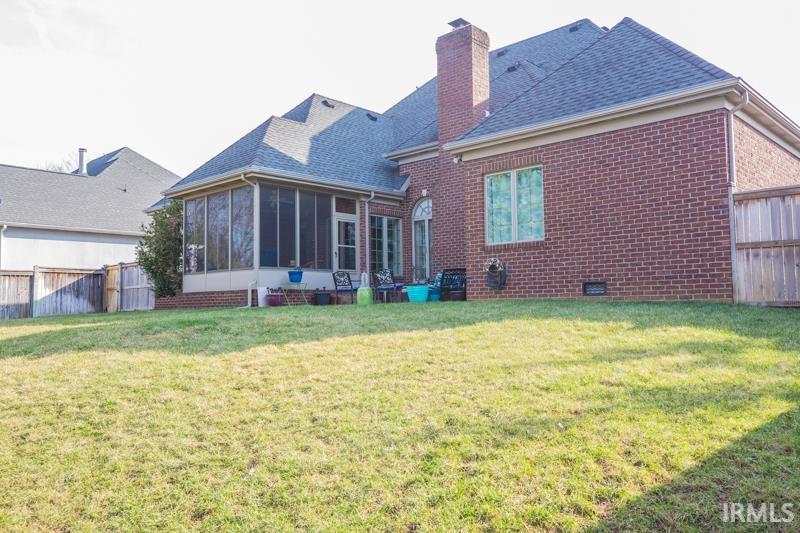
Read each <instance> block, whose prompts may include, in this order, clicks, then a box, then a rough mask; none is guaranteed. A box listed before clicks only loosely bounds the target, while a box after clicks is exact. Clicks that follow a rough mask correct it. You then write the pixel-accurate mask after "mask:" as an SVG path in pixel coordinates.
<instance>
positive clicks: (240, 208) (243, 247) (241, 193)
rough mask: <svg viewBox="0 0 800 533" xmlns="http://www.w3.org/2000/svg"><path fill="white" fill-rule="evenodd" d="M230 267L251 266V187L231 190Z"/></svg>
mask: <svg viewBox="0 0 800 533" xmlns="http://www.w3.org/2000/svg"><path fill="white" fill-rule="evenodd" d="M231 268H253V188H252V187H241V188H239V189H234V190H232V191H231Z"/></svg>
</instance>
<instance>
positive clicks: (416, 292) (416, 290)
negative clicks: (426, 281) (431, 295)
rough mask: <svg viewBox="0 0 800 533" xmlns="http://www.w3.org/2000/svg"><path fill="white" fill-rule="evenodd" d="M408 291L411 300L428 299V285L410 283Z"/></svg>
mask: <svg viewBox="0 0 800 533" xmlns="http://www.w3.org/2000/svg"><path fill="white" fill-rule="evenodd" d="M406 293H407V294H408V301H409V302H414V303H422V302H427V301H428V286H427V285H408V286H407V287H406Z"/></svg>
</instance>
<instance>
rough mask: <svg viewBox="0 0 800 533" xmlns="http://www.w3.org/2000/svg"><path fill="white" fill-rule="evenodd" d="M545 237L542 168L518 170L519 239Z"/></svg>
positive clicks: (539, 238)
mask: <svg viewBox="0 0 800 533" xmlns="http://www.w3.org/2000/svg"><path fill="white" fill-rule="evenodd" d="M542 239H544V197H543V194H542V169H541V168H528V169H525V170H518V171H517V240H518V241H533V240H542Z"/></svg>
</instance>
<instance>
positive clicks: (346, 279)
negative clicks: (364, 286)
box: [333, 270, 356, 304]
mask: <svg viewBox="0 0 800 533" xmlns="http://www.w3.org/2000/svg"><path fill="white" fill-rule="evenodd" d="M333 290H334V292H335V293H336V303H337V304H338V303H339V302H340V301H341V300H339V293H340V292H341V293H345V294H349V295H350V303H351V304H354V303H356V289H355V287H353V282H352V281H351V280H350V273H349V272H345V271H344V270H337V271H336V272H334V273H333Z"/></svg>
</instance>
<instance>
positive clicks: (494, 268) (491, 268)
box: [483, 257, 508, 290]
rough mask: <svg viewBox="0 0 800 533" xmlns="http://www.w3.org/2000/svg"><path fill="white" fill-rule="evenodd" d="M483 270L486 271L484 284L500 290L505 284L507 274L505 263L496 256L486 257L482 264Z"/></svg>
mask: <svg viewBox="0 0 800 533" xmlns="http://www.w3.org/2000/svg"><path fill="white" fill-rule="evenodd" d="M483 270H484V272H486V284H487V285H488V286H489V288H490V289H495V290H500V289H502V288H503V287H504V286H505V284H506V277H507V276H508V268H507V266H506V264H505V263H503V262H502V261H500V260H499V259H497V258H496V257H495V258H492V259H487V260H486V262H485V263H484V264H483Z"/></svg>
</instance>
